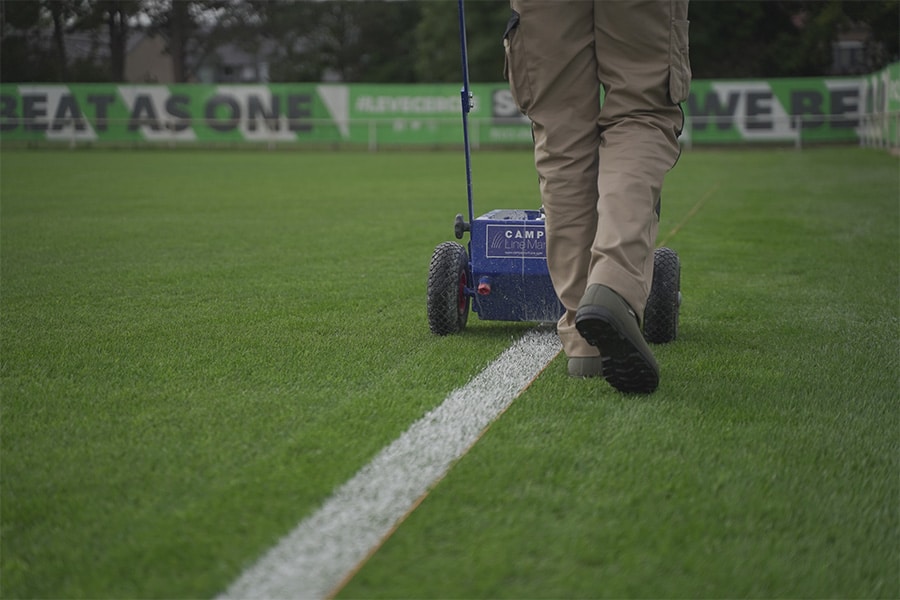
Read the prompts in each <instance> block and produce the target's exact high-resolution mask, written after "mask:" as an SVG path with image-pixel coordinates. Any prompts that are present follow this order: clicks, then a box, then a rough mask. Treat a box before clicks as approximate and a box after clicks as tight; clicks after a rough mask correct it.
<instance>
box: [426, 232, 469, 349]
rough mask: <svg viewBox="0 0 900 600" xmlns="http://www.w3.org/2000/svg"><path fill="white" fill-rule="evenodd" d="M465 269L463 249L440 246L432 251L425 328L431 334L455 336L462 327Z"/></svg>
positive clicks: (465, 300) (466, 299) (448, 244)
mask: <svg viewBox="0 0 900 600" xmlns="http://www.w3.org/2000/svg"><path fill="white" fill-rule="evenodd" d="M468 266H469V258H468V255H467V254H466V249H465V248H463V247H462V246H461V245H460V244H458V243H456V242H444V243H442V244H439V245H438V247H437V248H435V249H434V254H432V255H431V266H430V267H429V268H428V327H429V328H430V329H431V332H432V333H435V334H437V335H447V334H450V333H457V332H459V331H462V330H463V328H464V327H465V326H466V321H467V320H468V318H469V297H468V296H466V285H467V284H468V281H469V278H468V275H467V270H468Z"/></svg>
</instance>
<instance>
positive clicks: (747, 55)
mask: <svg viewBox="0 0 900 600" xmlns="http://www.w3.org/2000/svg"><path fill="white" fill-rule="evenodd" d="M898 7H900V3H898V2H896V0H885V1H882V0H878V1H871V0H869V1H843V0H826V1H821V0H809V1H805V0H788V1H785V0H780V1H771V2H737V1H731V2H702V1H696V0H695V1H694V2H691V4H690V9H689V17H690V20H691V66H692V69H693V72H694V77H695V78H697V79H713V78H740V77H803V76H821V75H828V74H830V68H831V64H832V60H833V57H832V49H831V43H832V41H834V40H836V39H837V38H838V35H839V34H840V33H846V32H848V31H852V30H854V29H855V30H859V31H864V32H865V31H867V32H870V33H871V35H872V41H871V43H870V44H869V48H870V52H873V51H874V52H873V55H872V56H871V57H870V60H869V64H868V70H869V71H871V70H875V69H878V68H880V67H883V66H885V65H886V64H888V63H889V62H890V61H891V60H897V58H898V43H900V42H898V40H900V35H898V24H900V12H898Z"/></svg>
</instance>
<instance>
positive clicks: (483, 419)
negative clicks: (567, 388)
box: [219, 330, 561, 600]
mask: <svg viewBox="0 0 900 600" xmlns="http://www.w3.org/2000/svg"><path fill="white" fill-rule="evenodd" d="M560 350H561V346H560V344H559V339H558V337H557V335H556V333H555V332H554V331H552V330H551V331H547V330H532V331H529V332H528V333H526V334H525V335H524V336H523V337H522V338H521V339H519V340H517V341H516V342H515V343H514V344H513V345H512V346H511V347H509V348H508V349H507V350H506V351H504V352H503V354H501V355H500V357H499V358H497V360H495V361H494V362H493V363H491V364H490V365H488V366H487V368H485V369H484V371H482V372H481V373H479V374H478V375H477V376H476V377H475V378H474V379H472V380H471V381H470V382H469V383H468V384H467V385H465V386H464V387H462V388H459V389H457V390H454V391H453V392H451V393H450V395H449V396H448V397H447V398H446V399H445V400H444V402H443V403H442V404H441V405H440V406H438V407H437V408H435V409H434V410H432V411H430V412H429V413H428V414H426V415H425V416H424V417H422V418H421V419H419V420H418V421H416V422H415V423H413V424H412V425H411V426H410V428H409V429H408V430H406V432H405V433H403V434H402V435H401V436H400V437H399V438H397V440H396V441H394V442H393V443H392V444H391V445H390V446H387V447H386V448H384V449H383V450H382V451H381V452H380V453H379V454H378V455H377V456H376V457H375V458H374V459H373V460H372V462H370V463H369V464H368V465H366V466H365V467H363V468H362V469H361V470H360V471H359V472H358V473H357V474H356V475H355V476H354V477H353V478H352V479H350V480H349V481H348V482H346V483H345V484H344V485H342V486H341V487H340V488H338V489H337V490H336V491H335V492H334V494H333V495H332V496H331V498H329V499H328V500H327V501H326V502H325V504H324V505H323V506H322V507H321V508H320V509H319V510H318V511H317V512H315V513H314V514H313V515H311V516H310V517H309V518H307V519H305V520H304V521H301V522H300V524H299V525H297V527H296V528H295V529H294V530H293V531H291V532H290V533H289V534H288V535H287V536H285V537H284V538H282V540H281V541H280V542H279V543H278V544H277V545H276V546H275V547H274V548H272V549H271V550H269V552H268V553H267V554H265V555H264V556H263V557H262V558H261V559H260V560H259V562H257V563H256V564H255V565H253V566H252V567H250V568H249V569H248V570H247V571H245V572H244V573H243V575H241V576H240V577H239V578H238V579H237V581H235V582H234V583H233V584H232V585H231V586H230V587H229V588H228V590H226V591H225V592H224V593H223V594H222V595H221V596H219V598H220V600H230V599H236V598H241V599H250V598H252V599H263V598H265V599H275V598H304V599H305V598H312V599H319V598H325V597H327V596H328V595H329V594H330V593H331V592H333V591H335V588H336V587H337V586H338V585H340V584H341V582H343V581H344V579H345V578H346V577H347V576H348V575H349V574H351V573H352V572H353V571H354V570H355V569H356V567H357V565H359V563H360V562H361V561H363V560H365V559H366V557H367V556H368V555H369V554H370V553H371V552H372V551H373V550H374V549H376V548H377V547H378V546H379V545H380V544H381V543H382V542H383V541H384V539H385V538H386V537H387V536H388V535H390V534H391V532H392V531H393V529H394V528H395V527H396V525H397V524H398V523H399V522H400V521H402V520H403V519H404V517H405V516H406V515H407V514H408V513H409V512H410V510H412V509H413V508H414V507H415V506H416V505H417V503H418V502H419V500H420V499H421V498H422V497H423V496H424V495H425V494H427V493H428V491H429V489H430V488H431V486H432V485H433V484H434V483H435V482H437V481H438V480H439V479H441V478H442V477H443V476H444V474H446V472H447V471H448V470H449V469H450V467H451V466H452V465H453V463H454V462H455V461H456V460H458V459H459V458H460V457H461V456H462V455H464V454H465V453H466V452H467V451H468V450H469V448H471V447H472V445H473V444H474V443H475V442H476V441H478V438H479V437H480V436H481V435H482V433H483V432H484V430H485V429H486V428H487V427H488V426H489V425H490V424H491V422H493V421H494V420H495V419H496V418H497V417H498V416H499V415H500V414H502V413H503V411H504V410H506V409H507V408H508V407H509V406H510V404H512V402H513V400H515V399H516V397H517V396H518V395H519V394H520V393H521V392H522V391H523V390H524V389H525V388H527V387H528V385H530V384H531V382H532V381H534V379H535V378H536V377H537V376H538V375H539V374H540V372H541V371H542V370H543V369H544V368H545V367H546V366H547V365H548V364H549V363H550V361H551V360H553V358H554V357H555V356H556V355H557V354H558V353H559V351H560Z"/></svg>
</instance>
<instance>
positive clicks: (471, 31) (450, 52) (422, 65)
mask: <svg viewBox="0 0 900 600" xmlns="http://www.w3.org/2000/svg"><path fill="white" fill-rule="evenodd" d="M465 12H466V39H467V43H466V48H467V53H468V56H469V79H470V81H472V82H480V81H481V82H484V81H487V82H490V81H500V80H502V78H503V32H504V31H505V30H506V23H507V21H508V20H509V16H510V8H509V3H508V2H502V1H498V2H487V1H476V2H468V3H467V4H466V5H465ZM416 42H417V49H418V52H417V54H416V66H415V69H416V77H417V80H418V81H421V82H436V83H437V82H444V83H446V82H457V81H461V80H462V62H461V60H460V40H459V12H458V10H457V3H456V2H453V1H452V0H438V1H430V2H429V1H425V2H424V3H423V5H422V17H421V19H420V20H419V23H418V26H417V27H416Z"/></svg>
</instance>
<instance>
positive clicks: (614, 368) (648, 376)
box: [575, 306, 659, 394]
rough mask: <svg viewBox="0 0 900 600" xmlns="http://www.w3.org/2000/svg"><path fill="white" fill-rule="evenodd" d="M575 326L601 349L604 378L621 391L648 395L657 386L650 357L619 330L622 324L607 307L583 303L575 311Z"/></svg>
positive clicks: (656, 377)
mask: <svg viewBox="0 0 900 600" xmlns="http://www.w3.org/2000/svg"><path fill="white" fill-rule="evenodd" d="M575 328H576V329H577V330H578V332H579V333H580V334H581V336H582V337H583V338H584V339H585V340H586V341H587V343H589V344H590V345H592V346H594V347H596V348H598V349H599V350H600V355H601V356H602V359H601V361H602V363H603V378H604V379H606V381H607V382H609V384H610V385H611V386H613V387H614V388H616V389H617V390H619V391H620V392H624V393H627V394H649V393H651V392H653V391H655V390H656V388H657V387H659V373H658V372H657V370H656V369H655V368H654V365H653V359H652V358H648V357H647V356H644V354H643V352H641V349H640V348H639V347H638V346H637V345H635V344H634V343H633V342H632V341H631V340H630V339H628V337H627V336H626V335H624V334H622V333H620V332H621V331H622V330H623V329H624V326H623V325H621V324H619V323H618V319H617V318H616V316H615V315H614V314H613V313H612V311H610V310H609V309H607V308H605V307H603V306H585V307H582V308H581V309H579V310H578V313H577V315H576V317H575Z"/></svg>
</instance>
